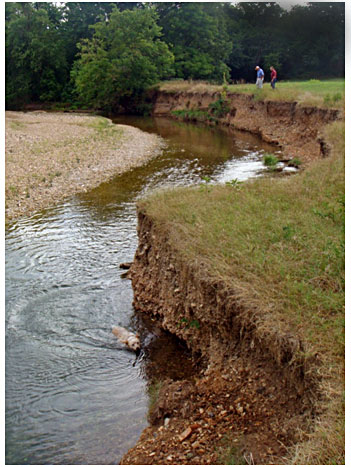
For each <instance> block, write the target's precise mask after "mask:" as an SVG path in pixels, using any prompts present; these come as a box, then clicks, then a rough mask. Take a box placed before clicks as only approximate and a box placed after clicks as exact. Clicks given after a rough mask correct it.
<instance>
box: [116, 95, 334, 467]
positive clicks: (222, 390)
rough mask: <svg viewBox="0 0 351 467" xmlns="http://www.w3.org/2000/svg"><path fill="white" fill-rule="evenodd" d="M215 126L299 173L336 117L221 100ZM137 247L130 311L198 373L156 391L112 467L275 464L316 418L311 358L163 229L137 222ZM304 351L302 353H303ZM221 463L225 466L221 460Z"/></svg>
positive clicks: (175, 98)
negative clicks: (276, 152)
mask: <svg viewBox="0 0 351 467" xmlns="http://www.w3.org/2000/svg"><path fill="white" fill-rule="evenodd" d="M218 98H219V94H218V93H213V94H211V93H205V94H200V93H192V94H191V93H178V94H168V93H158V94H157V95H156V98H155V102H154V115H159V116H174V115H173V114H172V112H173V111H176V110H185V109H198V110H205V111H208V108H209V105H210V104H211V103H213V102H214V101H216V100H217V99H218ZM226 98H227V100H228V101H229V107H230V110H229V112H228V113H227V114H226V116H225V117H224V118H222V119H220V121H219V123H221V124H224V125H230V126H233V127H235V128H236V129H239V130H243V131H249V132H251V133H255V134H257V135H259V136H261V138H262V139H263V140H264V141H266V142H269V143H275V144H277V145H278V146H279V147H280V148H281V149H282V152H283V154H284V156H285V157H286V158H289V159H292V158H294V157H296V158H299V159H300V160H301V161H303V162H304V163H308V162H310V161H312V160H314V159H316V158H319V157H324V156H326V155H327V154H328V146H327V145H326V143H325V141H324V139H323V137H322V134H321V130H322V128H323V126H324V125H326V124H328V123H330V122H332V121H334V120H336V119H338V118H339V117H340V115H339V111H337V110H332V109H317V108H314V107H301V106H298V105H297V104H296V103H290V102H272V101H271V102H259V101H255V100H254V98H253V96H247V95H242V94H227V96H226ZM138 236H139V246H138V249H137V251H136V254H135V259H134V263H133V265H132V268H131V270H130V273H129V274H130V277H131V279H132V284H133V290H134V307H135V309H136V311H137V312H139V313H146V314H147V315H150V316H152V317H153V318H156V320H157V321H158V323H159V324H160V326H161V327H162V328H164V329H166V330H168V331H170V332H171V333H172V334H174V335H176V336H178V337H179V338H180V339H182V340H184V341H185V342H186V343H187V345H188V347H189V348H190V349H191V351H192V352H193V354H194V355H196V358H197V359H198V357H199V355H201V357H202V361H203V366H202V367H201V368H202V369H200V370H199V372H198V374H197V375H196V377H194V378H193V379H187V380H181V381H174V380H170V379H167V380H165V381H164V382H163V384H162V387H161V390H160V392H159V397H158V401H157V403H156V404H155V406H154V407H153V409H152V410H151V413H150V414H149V421H150V423H151V425H150V426H149V427H148V428H147V429H146V430H144V432H143V434H142V436H141V438H140V440H139V442H138V443H137V445H136V446H135V447H134V448H132V449H131V450H130V451H129V452H128V453H127V454H126V455H125V456H124V457H123V458H122V460H121V464H154V465H155V464H162V465H166V464H171V465H172V464H173V465H175V464H228V463H231V464H243V463H248V464H253V463H255V464H281V463H286V462H287V459H289V448H291V447H292V446H293V445H294V444H295V443H297V442H299V441H302V440H303V439H304V436H305V435H304V434H303V433H308V432H309V426H308V424H309V423H310V422H311V420H312V419H313V417H315V416H316V415H318V413H319V412H318V410H319V409H318V408H317V404H316V403H315V402H316V401H317V400H318V398H319V397H320V394H318V391H317V389H316V388H317V387H318V381H317V379H316V372H314V371H312V369H313V368H314V366H315V364H316V362H315V358H316V357H315V356H313V355H311V356H309V357H308V358H307V357H306V353H305V350H306V349H304V344H303V343H302V342H301V341H300V339H299V338H298V337H297V336H294V335H292V334H291V333H290V332H289V329H284V328H283V327H282V326H280V327H279V328H277V326H275V325H274V323H273V322H270V317H269V313H267V314H266V315H265V313H262V312H261V311H262V310H256V309H255V308H254V307H252V306H251V307H250V306H249V305H248V304H247V302H244V301H243V300H242V299H241V294H240V290H235V289H234V288H229V286H228V285H227V284H225V283H224V282H223V281H221V280H220V279H219V278H214V277H212V276H211V274H210V273H209V271H208V270H206V267H205V265H203V264H201V262H193V263H191V262H189V261H186V260H185V259H184V258H183V257H182V256H181V255H180V254H179V253H178V252H177V251H176V250H175V249H174V247H173V246H172V245H171V244H170V241H169V233H168V232H167V230H166V229H165V227H162V226H159V225H157V224H156V223H155V222H154V221H153V219H152V218H150V217H149V216H148V215H147V213H145V212H143V211H141V210H139V212H138ZM307 350H308V349H307ZM228 455H230V457H228Z"/></svg>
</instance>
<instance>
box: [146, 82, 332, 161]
mask: <svg viewBox="0 0 351 467" xmlns="http://www.w3.org/2000/svg"><path fill="white" fill-rule="evenodd" d="M272 92H273V91H272ZM219 97H220V93H219V92H178V93H167V92H158V93H157V94H156V95H155V103H154V108H153V114H154V115H159V116H172V112H173V111H177V110H189V109H196V110H205V111H206V110H208V107H209V105H210V104H211V103H213V102H215V101H216V100H218V98H219ZM226 100H227V101H228V105H229V109H230V110H229V112H228V114H227V115H226V116H225V117H224V118H221V119H220V120H219V122H220V123H221V124H224V125H230V126H233V127H235V128H236V129H238V130H243V131H249V132H251V133H254V134H257V135H259V136H260V137H261V138H262V139H263V141H266V142H268V143H273V144H276V145H278V146H280V147H281V149H282V152H283V155H284V157H286V158H289V159H292V158H294V157H297V158H299V159H301V160H302V161H303V162H310V161H312V160H314V159H316V158H318V157H320V156H326V155H327V154H328V151H329V149H328V146H327V145H326V143H325V141H324V139H323V137H322V135H321V134H320V130H321V129H322V127H323V126H324V125H326V124H328V123H330V122H332V121H334V120H337V119H339V118H341V111H340V110H337V109H321V108H317V107H307V106H306V107H305V106H301V105H298V104H297V103H296V102H280V101H264V102H263V101H258V100H255V98H254V96H252V95H251V96H250V95H245V94H234V93H227V95H226ZM173 116H174V115H173Z"/></svg>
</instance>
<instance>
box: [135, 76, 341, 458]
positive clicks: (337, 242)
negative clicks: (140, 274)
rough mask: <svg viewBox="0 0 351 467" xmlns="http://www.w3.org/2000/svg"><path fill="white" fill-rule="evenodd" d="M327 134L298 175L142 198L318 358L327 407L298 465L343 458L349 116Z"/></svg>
mask: <svg viewBox="0 0 351 467" xmlns="http://www.w3.org/2000/svg"><path fill="white" fill-rule="evenodd" d="M282 84H283V83H282ZM309 86H312V87H313V83H312V84H311V83H310V84H309ZM335 86H336V87H335V88H334V89H338V87H337V85H336V84H335ZM328 89H329V92H330V87H328ZM325 91H326V89H325ZM319 92H321V91H319ZM325 132H326V138H327V140H328V141H329V143H330V144H331V145H332V147H333V152H332V156H330V157H329V158H326V159H322V160H319V161H316V162H314V163H313V164H311V165H310V166H309V167H308V168H307V169H305V170H304V171H303V172H302V173H301V174H299V175H295V176H292V177H290V178H281V179H270V178H265V179H259V180H255V181H251V182H247V183H244V184H236V183H233V184H231V185H211V184H210V183H206V184H202V185H200V186H195V187H192V188H180V189H174V190H168V191H161V192H159V193H155V194H154V195H152V196H151V197H150V198H148V199H146V200H144V201H142V202H141V207H142V208H143V209H145V210H146V212H147V213H148V215H149V216H151V217H152V218H153V219H154V222H155V223H158V224H160V225H165V226H166V228H167V231H169V232H170V241H171V242H172V244H173V246H174V248H175V249H176V250H177V251H179V252H180V254H181V255H182V256H184V257H185V258H187V259H188V260H189V261H193V260H195V259H197V260H198V261H199V260H200V261H201V263H205V264H206V265H207V268H208V270H209V271H210V273H211V275H213V276H214V277H217V278H221V280H224V281H225V282H226V283H227V284H228V285H229V286H231V285H232V286H233V287H235V288H240V290H243V294H244V299H245V300H246V302H247V304H248V305H249V306H250V305H255V306H258V307H259V309H261V310H262V313H265V315H266V316H268V317H269V320H270V322H271V323H272V326H277V330H278V329H289V331H290V332H294V333H296V334H297V335H299V336H300V337H301V338H302V339H303V340H304V342H306V343H307V347H306V348H307V350H306V354H310V353H312V354H315V353H317V354H318V355H320V362H321V363H320V365H321V366H320V369H319V371H320V374H321V375H322V377H323V383H322V391H323V393H324V395H325V400H324V402H323V404H324V405H323V410H324V414H323V415H322V416H321V418H320V420H319V421H318V423H317V424H316V426H315V428H316V431H315V432H314V434H313V435H312V437H311V439H310V440H309V442H308V443H305V444H303V445H301V446H298V448H297V449H296V451H295V453H294V454H292V457H291V462H294V463H297V464H299V463H302V464H304V463H306V464H311V463H312V464H330V463H331V464H335V463H336V464H340V463H343V453H344V431H343V429H344V425H343V423H344V416H343V414H344V405H343V404H344V402H343V396H344V324H345V321H344V312H345V310H344V303H345V302H344V300H345V293H344V291H345V276H344V248H345V243H344V233H345V195H344V184H345V176H344V168H345V165H344V153H345V147H344V141H345V127H344V123H343V122H335V123H333V124H331V125H330V126H328V127H327V128H326V129H325Z"/></svg>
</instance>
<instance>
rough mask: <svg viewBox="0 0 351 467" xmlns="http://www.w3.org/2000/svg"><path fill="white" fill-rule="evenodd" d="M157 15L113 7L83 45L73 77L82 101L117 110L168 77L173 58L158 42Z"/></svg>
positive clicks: (166, 47) (127, 105)
mask: <svg viewBox="0 0 351 467" xmlns="http://www.w3.org/2000/svg"><path fill="white" fill-rule="evenodd" d="M156 19H157V16H156V14H155V12H154V11H153V10H151V9H149V10H125V11H123V12H120V11H119V10H118V9H114V10H113V12H112V13H111V16H110V19H109V21H108V22H106V21H102V22H100V23H97V24H96V25H95V26H94V29H95V33H94V36H93V37H92V39H89V40H84V41H82V43H81V44H80V58H79V60H78V61H76V62H75V66H74V68H73V71H72V77H73V79H74V81H75V85H76V89H77V93H78V95H79V98H80V99H81V100H82V102H86V103H89V104H90V105H93V106H94V107H95V108H101V109H108V110H113V109H116V108H118V106H123V107H125V108H129V109H130V107H131V103H132V102H133V100H138V99H139V100H140V97H141V96H142V95H143V94H144V92H145V90H146V89H148V88H149V87H150V86H152V85H153V84H155V83H156V82H157V81H158V80H160V79H162V78H163V77H165V76H167V75H168V74H169V73H170V70H171V65H172V61H173V56H172V54H171V53H170V52H169V50H168V46H167V45H166V44H165V43H164V42H162V41H161V40H160V35H161V30H160V27H159V26H158V25H157V23H156Z"/></svg>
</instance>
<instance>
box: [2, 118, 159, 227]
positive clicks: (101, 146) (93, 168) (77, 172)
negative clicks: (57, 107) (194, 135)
mask: <svg viewBox="0 0 351 467" xmlns="http://www.w3.org/2000/svg"><path fill="white" fill-rule="evenodd" d="M5 122H6V123H5V126H6V159H5V168H6V190H5V201H6V204H5V216H6V220H7V221H9V220H11V219H16V218H18V217H21V216H23V215H30V214H32V213H34V212H35V211H37V210H39V209H42V208H45V207H48V206H50V205H53V204H55V203H57V202H59V201H61V200H62V199H64V198H66V197H68V196H71V195H73V194H74V193H78V192H84V191H88V190H90V189H92V188H94V187H96V186H98V185H99V184H100V183H102V182H104V181H107V180H108V179H110V178H112V177H113V176H114V175H116V174H120V173H122V172H125V171H127V170H129V169H131V168H132V167H136V166H139V165H142V164H144V163H145V162H146V161H147V160H149V159H150V158H152V157H154V156H155V155H157V154H159V153H160V151H161V148H162V140H161V138H159V137H158V136H156V135H151V134H148V133H144V132H143V131H141V130H139V129H137V128H134V127H130V126H126V125H115V124H113V123H112V122H111V121H110V120H108V119H106V118H103V117H96V116H85V115H84V116H83V115H77V114H75V115H72V114H64V113H48V112H44V111H37V112H30V113H24V112H6V119H5Z"/></svg>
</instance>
